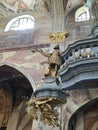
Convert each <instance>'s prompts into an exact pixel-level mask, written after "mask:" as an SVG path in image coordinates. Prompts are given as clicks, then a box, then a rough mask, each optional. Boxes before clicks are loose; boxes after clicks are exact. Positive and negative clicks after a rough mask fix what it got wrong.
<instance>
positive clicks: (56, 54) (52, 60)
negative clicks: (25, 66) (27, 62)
mask: <svg viewBox="0 0 98 130" xmlns="http://www.w3.org/2000/svg"><path fill="white" fill-rule="evenodd" d="M34 51H38V52H39V53H41V54H42V55H44V56H45V57H48V64H47V69H46V73H45V77H47V76H52V77H57V76H58V71H59V69H60V66H61V65H62V64H63V63H64V60H63V59H62V57H61V52H60V50H59V45H56V46H55V47H54V51H53V52H52V53H50V54H47V53H45V52H44V51H43V50H41V49H40V50H38V49H32V52H34Z"/></svg>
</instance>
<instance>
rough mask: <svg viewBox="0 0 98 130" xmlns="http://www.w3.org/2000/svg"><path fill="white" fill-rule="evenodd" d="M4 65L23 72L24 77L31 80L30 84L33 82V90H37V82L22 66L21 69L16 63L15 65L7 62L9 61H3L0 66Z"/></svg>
mask: <svg viewBox="0 0 98 130" xmlns="http://www.w3.org/2000/svg"><path fill="white" fill-rule="evenodd" d="M2 66H7V67H11V68H13V69H15V70H17V71H19V72H20V73H21V74H23V75H24V77H25V78H27V80H28V81H29V82H30V84H31V86H32V89H33V90H36V85H35V83H34V81H33V79H32V77H31V76H30V75H29V74H28V73H26V72H25V70H23V69H22V68H21V69H20V68H18V67H17V66H15V65H13V64H10V63H7V62H4V63H1V64H0V67H2Z"/></svg>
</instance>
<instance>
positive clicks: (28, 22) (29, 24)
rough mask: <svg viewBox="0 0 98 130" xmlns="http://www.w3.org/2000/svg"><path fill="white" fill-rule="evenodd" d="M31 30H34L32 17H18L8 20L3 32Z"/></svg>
mask: <svg viewBox="0 0 98 130" xmlns="http://www.w3.org/2000/svg"><path fill="white" fill-rule="evenodd" d="M32 28H34V17H33V16H31V15H20V16H17V17H15V18H13V19H12V20H10V21H9V23H8V24H7V25H6V27H5V29H4V31H9V30H24V29H32Z"/></svg>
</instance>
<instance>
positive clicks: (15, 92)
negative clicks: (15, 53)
mask: <svg viewBox="0 0 98 130" xmlns="http://www.w3.org/2000/svg"><path fill="white" fill-rule="evenodd" d="M32 92H33V89H32V85H31V83H30V81H29V80H28V78H27V77H26V76H25V75H24V74H23V73H22V72H20V71H19V70H17V69H16V68H14V67H11V66H8V65H2V66H0V130H1V129H2V130H6V127H7V124H8V120H9V117H10V115H11V113H12V110H13V109H15V108H16V107H17V106H19V105H20V104H21V103H22V102H23V101H24V100H26V99H27V98H30V96H31V94H32Z"/></svg>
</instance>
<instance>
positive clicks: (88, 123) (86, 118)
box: [68, 98, 98, 130]
mask: <svg viewBox="0 0 98 130" xmlns="http://www.w3.org/2000/svg"><path fill="white" fill-rule="evenodd" d="M97 104H98V98H95V99H93V100H91V101H89V102H87V103H86V104H84V105H83V106H81V107H80V108H79V109H78V110H76V111H75V112H74V113H73V115H72V116H71V117H70V119H69V123H68V130H78V129H79V130H84V129H86V130H97V129H98V115H97V111H98V105H97ZM95 128H96V129H95Z"/></svg>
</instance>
